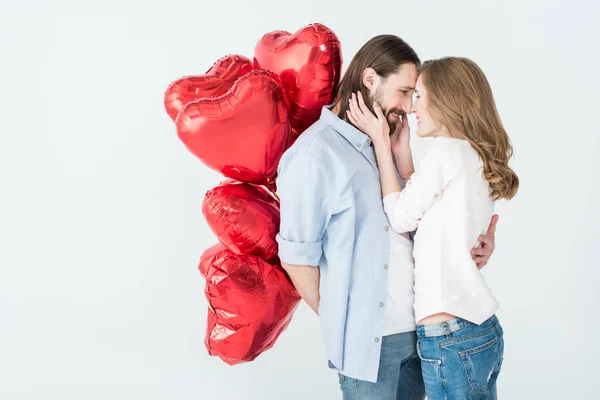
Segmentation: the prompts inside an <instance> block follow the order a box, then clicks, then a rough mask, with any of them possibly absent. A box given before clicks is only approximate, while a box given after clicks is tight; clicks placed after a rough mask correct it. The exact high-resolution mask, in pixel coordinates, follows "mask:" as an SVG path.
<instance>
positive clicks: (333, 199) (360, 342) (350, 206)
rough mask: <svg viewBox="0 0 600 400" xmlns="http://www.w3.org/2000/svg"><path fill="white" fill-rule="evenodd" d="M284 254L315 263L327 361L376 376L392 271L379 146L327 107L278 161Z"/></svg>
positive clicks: (358, 375) (361, 375)
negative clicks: (376, 158)
mask: <svg viewBox="0 0 600 400" xmlns="http://www.w3.org/2000/svg"><path fill="white" fill-rule="evenodd" d="M277 187H278V194H279V197H280V199H281V226H280V232H279V235H277V242H278V243H279V257H280V258H281V260H282V261H283V262H285V263H287V264H296V265H312V266H315V267H316V266H318V267H319V268H320V272H321V285H320V296H321V300H320V303H319V316H320V319H321V329H322V333H323V337H324V340H325V346H326V349H327V356H328V358H329V361H330V366H331V367H332V368H335V369H337V370H338V371H339V372H340V373H342V374H343V375H345V376H348V377H351V378H355V379H360V380H364V381H369V382H376V381H377V372H378V369H379V356H380V351H381V342H382V336H381V334H382V327H383V326H382V325H383V322H384V321H383V320H384V316H385V306H386V304H385V300H386V293H387V286H388V274H389V268H388V263H389V247H390V239H389V232H388V230H389V229H391V228H390V226H389V222H388V219H387V216H386V215H385V212H384V209H383V202H382V198H381V186H380V183H379V171H378V169H377V164H376V161H375V152H374V149H373V146H372V145H371V142H370V140H369V138H368V136H366V135H365V134H363V133H362V132H360V131H359V130H358V129H356V128H355V127H353V126H352V125H350V124H348V123H346V122H344V121H343V120H341V119H339V118H338V117H337V116H336V115H335V114H333V113H332V112H331V111H329V110H328V109H327V108H325V107H324V108H323V111H322V113H321V118H320V119H319V120H318V121H317V122H315V124H313V125H312V126H311V127H310V128H308V129H307V130H306V131H305V132H304V133H302V135H301V136H300V137H299V138H298V140H297V141H296V142H295V143H294V145H293V146H292V147H291V148H290V149H288V150H287V151H286V152H285V154H284V155H283V157H282V158H281V161H280V163H279V172H278V179H277Z"/></svg>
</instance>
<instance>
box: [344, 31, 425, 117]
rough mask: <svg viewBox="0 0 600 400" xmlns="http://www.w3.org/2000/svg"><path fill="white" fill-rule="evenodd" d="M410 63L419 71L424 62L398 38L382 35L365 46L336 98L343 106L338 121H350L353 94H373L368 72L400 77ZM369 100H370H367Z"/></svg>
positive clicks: (384, 76)
mask: <svg viewBox="0 0 600 400" xmlns="http://www.w3.org/2000/svg"><path fill="white" fill-rule="evenodd" d="M406 63H413V64H415V65H416V66H417V67H419V66H420V65H421V60H419V57H418V56H417V53H415V51H414V50H413V48H412V47H410V46H409V45H408V44H407V43H406V42H405V41H404V40H402V39H400V38H399V37H398V36H394V35H379V36H375V37H374V38H373V39H371V40H369V41H368V42H367V43H365V44H364V45H363V47H361V48H360V50H358V52H357V53H356V55H355V56H354V58H353V59H352V61H351V62H350V65H348V69H347V70H346V73H345V74H344V76H343V77H342V80H341V81H340V85H339V87H338V92H337V94H336V96H335V103H336V104H339V111H338V113H337V115H338V117H339V118H340V119H343V120H344V121H347V115H346V111H347V110H348V109H349V104H348V100H350V97H351V96H352V93H356V92H358V91H360V92H361V93H363V94H365V93H369V90H368V89H367V87H366V86H365V85H364V84H363V79H362V74H363V72H364V70H365V69H367V68H369V67H370V68H373V69H374V70H375V72H377V74H378V75H379V76H381V77H382V78H383V79H385V78H387V77H388V76H389V75H390V74H392V73H397V72H398V70H399V69H400V65H402V64H406ZM365 100H368V99H367V98H365ZM367 106H369V108H370V109H371V112H374V111H373V109H372V105H371V104H370V102H369V101H367Z"/></svg>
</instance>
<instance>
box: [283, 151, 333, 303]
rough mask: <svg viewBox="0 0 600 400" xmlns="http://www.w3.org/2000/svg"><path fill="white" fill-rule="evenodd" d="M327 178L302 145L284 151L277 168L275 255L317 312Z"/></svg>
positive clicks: (328, 216)
mask: <svg viewBox="0 0 600 400" xmlns="http://www.w3.org/2000/svg"><path fill="white" fill-rule="evenodd" d="M331 184H332V183H331V180H330V179H328V177H327V176H326V175H325V173H324V170H323V167H322V165H321V163H320V161H319V159H318V158H315V157H314V156H312V155H311V154H310V153H307V152H306V150H305V149H303V148H302V149H300V150H297V148H296V150H294V148H293V147H292V150H291V151H290V152H289V153H286V155H284V157H283V158H282V160H281V161H280V164H279V168H278V178H277V188H278V195H279V198H280V210H281V220H280V226H279V233H278V234H277V237H276V240H277V243H278V245H279V259H280V260H281V265H282V267H283V269H284V270H285V271H286V272H287V274H288V275H289V277H290V279H291V281H292V283H293V285H294V287H295V288H296V290H297V291H298V293H299V294H300V296H302V298H303V299H304V301H305V302H306V304H308V306H309V307H310V308H311V309H312V310H313V311H314V312H315V313H317V314H318V310H319V300H320V295H319V286H320V270H319V262H320V260H321V256H322V254H323V242H322V239H323V235H324V234H325V231H326V229H327V225H328V223H329V220H330V219H331V215H332V211H331V198H330V196H329V190H327V189H328V188H329V187H330V185H331Z"/></svg>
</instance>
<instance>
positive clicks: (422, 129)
mask: <svg viewBox="0 0 600 400" xmlns="http://www.w3.org/2000/svg"><path fill="white" fill-rule="evenodd" d="M412 112H413V114H415V117H417V124H418V129H417V136H419V137H423V138H424V137H435V136H440V134H441V132H440V128H439V126H438V124H437V122H436V121H435V120H434V119H433V118H432V117H431V114H429V101H428V99H427V89H426V88H425V86H424V85H423V79H422V76H419V79H417V86H416V87H415V94H414V101H413V106H412Z"/></svg>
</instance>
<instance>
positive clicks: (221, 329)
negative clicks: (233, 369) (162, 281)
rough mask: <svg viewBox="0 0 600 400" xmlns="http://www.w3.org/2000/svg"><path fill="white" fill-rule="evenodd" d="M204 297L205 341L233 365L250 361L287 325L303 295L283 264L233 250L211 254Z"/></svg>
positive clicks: (210, 351) (274, 339)
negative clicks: (206, 304)
mask: <svg viewBox="0 0 600 400" xmlns="http://www.w3.org/2000/svg"><path fill="white" fill-rule="evenodd" d="M209 258H210V259H209V260H203V261H202V262H201V264H202V263H203V262H204V263H205V264H207V263H208V264H210V268H209V270H208V274H207V277H206V287H205V290H204V293H205V294H206V298H207V299H208V303H209V312H208V319H207V327H206V337H205V340H204V343H205V345H206V348H207V349H208V353H209V354H210V355H212V356H217V357H220V358H221V359H222V360H223V361H224V362H226V363H227V364H229V365H234V364H239V363H242V362H247V361H252V360H254V359H255V358H256V357H257V356H258V355H260V354H261V353H262V352H264V351H265V350H267V349H269V348H271V347H272V346H273V344H274V343H275V341H276V340H277V338H278V337H279V335H280V334H281V332H283V331H284V330H285V328H286V327H287V326H288V325H289V323H290V320H291V318H292V315H293V313H294V310H295V309H296V307H297V305H298V303H299V301H300V296H299V295H298V292H297V291H296V289H294V286H293V285H292V283H291V282H290V280H289V278H288V277H287V275H286V274H285V273H284V271H283V269H282V268H281V266H280V265H274V264H269V263H267V262H265V261H263V260H261V259H260V258H259V257H254V256H243V255H239V254H235V253H233V252H232V251H230V250H229V249H225V250H223V251H222V252H217V253H216V254H215V253H213V254H211V255H210V257H209Z"/></svg>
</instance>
